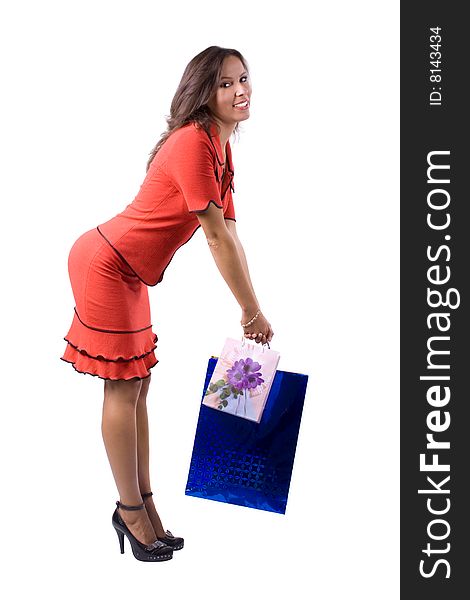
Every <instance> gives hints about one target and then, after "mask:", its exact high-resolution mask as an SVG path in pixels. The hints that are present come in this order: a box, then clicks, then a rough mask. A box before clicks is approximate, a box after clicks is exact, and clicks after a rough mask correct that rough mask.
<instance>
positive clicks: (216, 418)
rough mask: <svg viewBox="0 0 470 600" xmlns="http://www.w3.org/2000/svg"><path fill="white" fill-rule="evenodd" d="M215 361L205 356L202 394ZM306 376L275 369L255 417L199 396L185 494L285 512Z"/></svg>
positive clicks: (215, 359) (213, 358)
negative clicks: (230, 411) (227, 410)
mask: <svg viewBox="0 0 470 600" xmlns="http://www.w3.org/2000/svg"><path fill="white" fill-rule="evenodd" d="M216 364H217V358H215V357H212V358H210V359H209V363H208V367H207V373H206V380H205V383H204V390H203V393H202V399H203V398H204V394H205V392H206V388H207V386H208V384H209V382H210V380H211V376H212V373H213V371H214V368H215V365H216ZM307 380H308V376H307V375H302V374H300V373H291V372H289V371H279V370H277V371H276V374H275V376H274V381H273V383H272V386H271V390H270V392H269V396H268V398H267V400H266V405H265V407H264V411H263V415H262V417H261V421H260V423H255V422H253V421H249V420H247V419H243V418H240V417H238V416H236V415H232V414H228V413H225V412H223V411H219V410H216V409H214V408H211V407H208V406H205V405H204V404H202V400H201V406H200V410H199V418H198V422H197V428H196V434H195V438H194V446H193V452H192V457H191V464H190V467H189V475H188V482H187V484H186V491H185V494H186V495H187V496H196V497H198V498H205V499H207V500H217V501H218V502H226V503H230V504H238V505H240V506H246V507H249V508H257V509H259V510H268V511H271V512H275V513H281V514H285V512H286V505H287V496H288V493H289V485H290V480H291V476H292V468H293V465H294V457H295V449H296V446H297V438H298V435H299V427H300V421H301V418H302V409H303V404H304V398H305V391H306V388H307Z"/></svg>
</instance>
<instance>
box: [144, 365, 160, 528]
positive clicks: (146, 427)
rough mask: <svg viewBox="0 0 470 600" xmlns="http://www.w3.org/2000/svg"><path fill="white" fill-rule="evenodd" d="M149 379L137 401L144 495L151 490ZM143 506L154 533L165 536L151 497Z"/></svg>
mask: <svg viewBox="0 0 470 600" xmlns="http://www.w3.org/2000/svg"><path fill="white" fill-rule="evenodd" d="M150 378H151V375H149V377H146V378H145V379H143V380H142V387H141V390H140V394H139V399H138V400H137V457H138V458H137V460H138V478H139V488H140V492H141V493H142V494H144V493H145V492H149V491H151V490H152V486H151V485H150V468H149V424H148V415H147V393H148V389H149V385H150ZM144 502H145V506H146V508H147V513H148V516H149V517H150V521H151V522H152V525H153V528H154V530H155V533H156V534H157V536H158V537H164V536H165V530H164V529H163V525H162V522H161V520H160V517H159V515H158V512H157V509H156V508H155V504H154V500H153V496H150V497H149V498H145V500H144Z"/></svg>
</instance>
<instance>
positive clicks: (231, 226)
mask: <svg viewBox="0 0 470 600" xmlns="http://www.w3.org/2000/svg"><path fill="white" fill-rule="evenodd" d="M225 224H226V226H227V229H228V230H229V231H230V233H231V234H232V237H233V239H234V240H235V244H236V245H237V250H238V255H239V256H240V259H241V261H242V265H243V268H244V269H245V273H246V277H247V279H248V283H249V284H250V286H251V290H252V292H253V295H254V296H255V298H256V295H255V289H254V287H253V283H252V281H251V277H250V271H249V269H248V263H247V261H246V255H245V251H244V249H243V246H242V243H241V241H240V238H239V237H238V234H237V228H236V226H235V221H233V220H232V219H226V220H225ZM256 302H257V304H258V306H259V302H258V299H257V298H256Z"/></svg>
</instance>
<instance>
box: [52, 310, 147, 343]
mask: <svg viewBox="0 0 470 600" xmlns="http://www.w3.org/2000/svg"><path fill="white" fill-rule="evenodd" d="M73 310H74V311H75V314H76V315H77V318H78V320H79V321H80V323H81V324H82V325H85V327H88V329H93V330H94V331H101V332H102V333H139V332H141V331H145V330H146V329H150V328H151V327H152V324H150V325H147V327H142V329H133V330H131V331H116V330H115V329H99V328H98V327H91V326H90V325H87V324H86V323H84V322H83V321H82V320H81V319H80V315H79V314H78V312H77V307H76V306H74V307H73ZM155 335H156V334H155ZM64 339H65V338H64Z"/></svg>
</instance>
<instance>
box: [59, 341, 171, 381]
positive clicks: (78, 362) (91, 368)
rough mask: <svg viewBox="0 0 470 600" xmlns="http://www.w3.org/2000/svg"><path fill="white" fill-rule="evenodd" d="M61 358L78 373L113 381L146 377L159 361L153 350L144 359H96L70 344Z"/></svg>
mask: <svg viewBox="0 0 470 600" xmlns="http://www.w3.org/2000/svg"><path fill="white" fill-rule="evenodd" d="M73 351H75V352H76V355H75V356H73ZM61 360H63V361H64V362H67V363H70V364H71V365H72V367H73V368H74V369H75V371H77V373H82V374H83V375H93V377H99V378H100V379H110V380H111V381H121V380H128V379H133V378H134V377H138V378H139V379H146V378H147V377H150V375H151V373H150V369H151V368H152V367H154V366H155V365H156V364H157V363H158V362H159V361H158V359H157V358H156V357H155V355H154V354H153V352H152V353H150V354H148V355H147V356H146V357H144V358H142V359H137V360H133V361H106V360H103V359H94V358H90V357H87V356H86V355H83V354H80V353H79V352H77V351H76V350H75V349H74V348H73V346H70V345H67V348H66V350H65V352H64V355H63V356H62V357H61ZM93 361H94V362H93Z"/></svg>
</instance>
